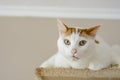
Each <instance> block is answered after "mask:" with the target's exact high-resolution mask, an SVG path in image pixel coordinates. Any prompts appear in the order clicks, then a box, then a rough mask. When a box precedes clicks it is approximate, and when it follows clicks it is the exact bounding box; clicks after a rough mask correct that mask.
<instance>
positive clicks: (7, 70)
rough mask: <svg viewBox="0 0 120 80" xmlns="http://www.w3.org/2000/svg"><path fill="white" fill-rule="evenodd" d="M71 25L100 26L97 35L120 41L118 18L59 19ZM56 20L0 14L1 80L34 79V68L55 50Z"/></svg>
mask: <svg viewBox="0 0 120 80" xmlns="http://www.w3.org/2000/svg"><path fill="white" fill-rule="evenodd" d="M62 20H63V21H64V22H65V23H66V24H68V25H71V26H86V27H88V26H94V25H97V24H100V25H102V27H101V30H100V31H99V34H100V35H101V36H102V37H103V38H104V39H105V40H106V41H107V42H108V43H109V44H120V33H119V32H120V20H87V19H62ZM57 38H58V32H57V26H56V19H54V18H29V17H25V18H24V17H0V80H34V76H33V75H34V69H35V68H36V67H38V66H39V65H40V63H41V62H43V61H44V60H45V59H47V58H48V57H49V56H51V55H53V54H54V53H55V52H56V51H57V47H56V40H57Z"/></svg>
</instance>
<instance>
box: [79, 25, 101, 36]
mask: <svg viewBox="0 0 120 80" xmlns="http://www.w3.org/2000/svg"><path fill="white" fill-rule="evenodd" d="M99 27H100V26H95V27H90V28H87V29H78V33H79V34H80V36H83V37H88V36H91V37H94V36H95V35H96V33H97V30H98V29H99Z"/></svg>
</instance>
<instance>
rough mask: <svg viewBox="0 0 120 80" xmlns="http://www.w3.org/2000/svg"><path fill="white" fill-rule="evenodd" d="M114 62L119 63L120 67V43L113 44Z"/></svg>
mask: <svg viewBox="0 0 120 80" xmlns="http://www.w3.org/2000/svg"><path fill="white" fill-rule="evenodd" d="M111 50H112V51H111V52H112V55H113V56H112V62H113V64H117V65H118V67H119V68H120V46H119V45H113V46H112V49H111Z"/></svg>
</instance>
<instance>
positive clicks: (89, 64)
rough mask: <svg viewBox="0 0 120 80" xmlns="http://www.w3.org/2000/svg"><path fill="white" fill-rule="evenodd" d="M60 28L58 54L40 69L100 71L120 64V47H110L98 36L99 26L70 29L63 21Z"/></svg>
mask: <svg viewBox="0 0 120 80" xmlns="http://www.w3.org/2000/svg"><path fill="white" fill-rule="evenodd" d="M58 26H59V34H60V36H59V39H58V43H57V44H58V52H57V53H56V54H55V55H54V56H52V57H51V58H50V59H48V60H47V61H45V62H44V63H43V64H42V65H41V66H40V67H49V68H52V67H53V68H54V67H62V68H76V69H86V68H89V69H91V70H100V69H102V68H106V67H108V66H110V65H111V64H120V50H119V49H120V48H119V46H116V47H110V46H109V45H108V44H107V43H106V42H104V40H102V39H101V38H100V37H99V36H97V35H96V32H97V30H98V28H99V26H95V27H91V28H88V29H82V28H70V27H67V25H65V24H64V23H62V22H61V21H58Z"/></svg>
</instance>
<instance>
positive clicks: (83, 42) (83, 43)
mask: <svg viewBox="0 0 120 80" xmlns="http://www.w3.org/2000/svg"><path fill="white" fill-rule="evenodd" d="M86 43H87V41H86V40H81V41H80V42H79V46H84V45H85V44H86Z"/></svg>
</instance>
